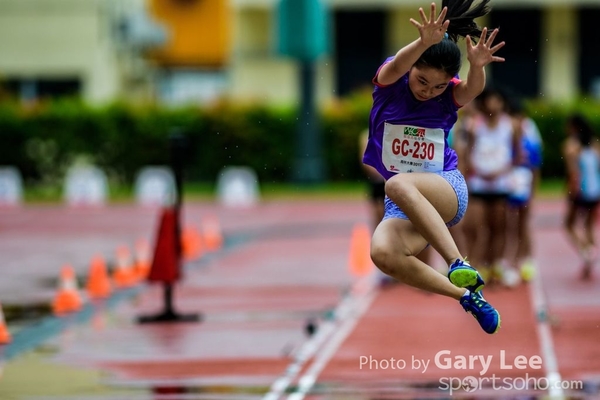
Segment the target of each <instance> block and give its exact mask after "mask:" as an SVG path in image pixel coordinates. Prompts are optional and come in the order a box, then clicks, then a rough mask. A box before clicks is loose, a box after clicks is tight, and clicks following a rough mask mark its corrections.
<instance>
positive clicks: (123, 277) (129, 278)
mask: <svg viewBox="0 0 600 400" xmlns="http://www.w3.org/2000/svg"><path fill="white" fill-rule="evenodd" d="M116 253H117V254H116V256H117V260H116V266H115V270H114V271H113V281H114V282H115V285H116V286H117V287H119V288H126V287H130V286H133V285H135V283H136V282H137V276H136V275H135V272H134V271H133V261H132V259H131V252H130V251H129V248H128V247H127V246H125V245H123V246H119V247H117V252H116Z"/></svg>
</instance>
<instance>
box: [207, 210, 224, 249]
mask: <svg viewBox="0 0 600 400" xmlns="http://www.w3.org/2000/svg"><path fill="white" fill-rule="evenodd" d="M202 233H203V234H204V244H205V246H206V248H207V249H208V250H210V251H216V250H219V249H221V247H222V246H223V234H222V233H221V227H220V225H219V220H218V219H217V217H215V216H210V217H206V218H205V219H204V223H203V224H202Z"/></svg>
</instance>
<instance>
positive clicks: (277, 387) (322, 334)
mask: <svg viewBox="0 0 600 400" xmlns="http://www.w3.org/2000/svg"><path fill="white" fill-rule="evenodd" d="M372 281H373V276H372V275H368V276H365V277H364V278H362V279H361V280H359V281H357V282H356V283H355V285H354V287H353V288H352V290H351V291H350V293H349V294H348V295H346V296H345V297H344V299H343V300H342V301H341V302H340V303H339V304H338V305H337V307H336V308H335V309H334V312H333V316H334V318H333V319H331V320H325V321H323V322H322V323H320V324H319V326H318V329H317V332H316V333H315V335H314V336H313V337H312V338H311V339H309V340H308V341H306V342H305V343H304V344H303V345H302V346H301V347H300V349H299V350H298V351H297V352H296V355H295V358H294V361H292V362H291V363H290V364H289V365H288V367H287V368H286V371H285V373H284V374H283V375H282V376H280V377H279V378H277V379H276V380H275V382H273V384H272V385H271V388H270V390H269V392H268V393H267V394H266V395H265V396H264V397H263V400H278V399H280V398H281V396H282V395H283V394H284V393H285V391H286V390H287V389H288V388H289V386H290V385H291V384H292V382H293V381H294V380H295V379H296V377H297V376H298V374H299V373H300V371H301V370H302V368H303V367H304V365H305V364H306V363H307V362H308V361H309V360H310V359H311V358H313V357H314V356H315V354H317V352H318V351H319V349H321V348H322V347H323V346H324V345H326V343H327V342H328V340H330V338H331V337H332V335H333V339H331V340H334V339H335V337H336V336H338V335H339V333H338V334H336V329H338V326H339V325H342V324H343V323H344V322H345V321H346V320H347V319H348V318H349V317H351V316H352V314H353V311H354V308H355V307H356V303H357V297H358V296H364V293H366V292H371V291H372V290H373V288H374V284H373V283H372Z"/></svg>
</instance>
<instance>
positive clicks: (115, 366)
mask: <svg viewBox="0 0 600 400" xmlns="http://www.w3.org/2000/svg"><path fill="white" fill-rule="evenodd" d="M562 207H563V205H562V203H561V202H560V201H544V202H541V203H539V204H538V205H537V207H536V208H535V218H534V219H535V227H536V240H535V246H536V254H537V258H538V263H539V266H540V268H539V270H540V273H539V275H538V277H539V279H538V280H536V281H534V282H533V283H530V284H528V285H522V286H520V287H518V288H516V289H512V290H510V289H496V290H488V291H486V297H487V298H488V300H489V301H490V302H492V303H493V304H494V305H496V306H497V308H498V309H499V310H500V311H501V313H502V317H503V325H502V329H501V331H500V332H499V334H497V335H495V336H489V335H486V334H484V333H482V332H481V331H480V330H479V327H478V326H477V324H476V322H475V321H474V320H473V319H472V317H470V316H469V315H468V314H466V313H464V312H463V311H462V309H461V308H460V306H458V304H456V303H455V302H453V301H452V300H449V299H445V298H441V297H438V296H434V295H429V294H425V293H423V292H420V291H417V290H415V289H412V288H409V287H406V286H403V285H396V286H392V287H390V288H386V289H380V288H378V287H376V286H375V285H374V282H375V281H376V277H377V275H375V274H373V275H368V276H365V277H362V278H359V277H355V276H353V275H351V274H350V273H349V253H350V249H351V247H352V241H351V237H352V231H353V228H354V227H356V226H357V225H358V224H365V223H366V222H367V221H368V210H367V208H366V205H365V204H364V203H363V202H361V201H347V202H339V201H337V202H334V201H302V202H299V201H282V202H271V203H265V204H261V205H260V206H258V207H256V208H252V209H245V210H231V209H224V208H222V207H219V206H216V205H215V204H211V203H195V204H191V205H186V208H185V210H184V220H185V223H186V225H190V226H197V227H201V225H202V223H203V221H206V220H207V219H208V218H209V217H215V216H216V217H217V219H218V221H219V223H220V226H221V229H222V231H223V233H224V237H225V246H224V247H223V248H222V249H221V250H219V251H216V252H210V253H205V254H204V255H202V256H201V257H200V258H198V259H196V260H193V261H189V262H187V263H186V265H185V269H184V279H183V280H182V281H181V282H180V283H179V284H178V285H177V286H176V289H175V306H176V309H177V310H178V311H179V312H181V313H192V314H198V315H201V317H202V320H201V322H195V323H193V322H192V323H179V324H139V323H138V322H137V318H138V317H139V316H143V315H150V314H154V313H157V312H159V311H160V310H161V307H162V291H161V287H160V286H156V285H149V284H146V283H140V284H138V285H136V286H135V287H133V288H129V289H123V290H118V291H116V292H115V293H114V294H113V295H112V296H111V297H110V298H109V299H107V300H104V301H87V299H85V298H84V300H86V301H85V306H84V308H83V309H82V310H81V311H80V312H77V313H72V314H69V315H67V316H63V317H60V318H58V317H54V316H52V315H50V314H48V311H49V306H48V305H49V304H50V302H51V301H52V299H53V297H54V295H55V293H56V290H57V278H58V274H59V270H60V267H61V266H62V265H63V264H64V263H70V264H72V265H73V267H74V268H75V270H76V272H77V275H78V278H79V281H80V283H82V284H83V283H85V280H86V278H87V273H88V268H89V262H90V259H91V257H92V256H93V255H95V254H101V255H103V256H104V257H105V258H106V260H107V262H108V263H109V264H111V263H114V260H115V249H116V248H117V246H119V245H122V244H127V245H129V246H133V244H134V243H135V241H136V240H138V239H140V238H146V239H149V240H151V241H152V240H153V237H154V232H155V231H156V227H157V223H158V211H157V210H152V209H142V208H137V207H134V206H113V207H110V208H106V209H78V210H74V209H68V208H64V207H25V208H21V209H16V210H15V209H11V210H0V255H1V256H0V257H2V258H1V259H2V267H1V268H2V274H3V275H2V276H3V278H2V280H0V302H1V303H2V305H3V308H4V311H5V314H6V316H7V319H8V327H9V329H10V331H11V334H12V336H13V341H12V343H11V344H9V345H6V346H4V347H0V351H1V352H2V355H3V365H2V366H1V367H0V369H1V370H2V376H1V377H0V399H3V400H4V399H6V400H11V399H19V400H21V399H53V400H55V399H83V400H87V399H90V400H91V399H106V400H108V399H111V400H112V399H170V400H171V399H172V400H177V399H237V398H239V399H251V398H261V399H278V398H290V399H302V398H306V399H373V398H377V399H403V398H407V399H409V398H410V399H413V398H417V397H418V398H449V397H456V396H457V393H458V396H459V397H464V398H547V397H548V396H550V397H551V398H567V397H570V398H596V397H598V396H600V392H599V391H598V389H600V348H599V347H598V345H597V337H598V334H599V333H600V296H598V293H599V291H600V286H599V285H600V284H599V283H598V281H597V280H595V281H591V282H585V283H584V282H581V281H579V280H578V279H577V278H578V268H579V266H578V265H577V264H575V263H574V260H575V254H574V252H573V251H572V249H571V248H570V247H569V245H568V244H567V243H566V241H565V239H564V235H563V233H562V230H561V228H560V217H561V215H562V212H563V209H562ZM309 326H314V327H316V333H314V334H313V335H309V334H308V333H307V331H308V329H307V328H308V327H309ZM469 357H471V358H472V360H473V362H472V363H470V364H469V363H468V362H467V363H466V364H463V363H462V361H463V358H466V360H467V361H468V360H469ZM473 357H474V358H473ZM538 358H539V359H538ZM539 360H541V365H540V363H539V362H538V361H539ZM481 361H483V362H484V363H482V362H481ZM580 381H581V382H584V383H585V387H584V388H583V389H582V388H575V389H573V387H574V386H576V385H577V384H578V383H579V382H580ZM465 383H471V384H472V385H471V386H464V384H465ZM546 383H550V384H552V385H554V387H552V388H550V389H549V390H545V389H546V387H545V386H544V385H545V384H546ZM535 384H539V385H541V386H542V388H539V387H538V388H536V387H534V386H535ZM459 386H460V388H459ZM454 392H457V393H454Z"/></svg>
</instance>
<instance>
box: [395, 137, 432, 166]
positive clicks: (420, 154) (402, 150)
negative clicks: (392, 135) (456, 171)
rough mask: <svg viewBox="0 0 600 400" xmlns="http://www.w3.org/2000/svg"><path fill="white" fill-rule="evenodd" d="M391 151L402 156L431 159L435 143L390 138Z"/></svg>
mask: <svg viewBox="0 0 600 400" xmlns="http://www.w3.org/2000/svg"><path fill="white" fill-rule="evenodd" d="M392 153H394V155H396V156H398V155H401V156H402V157H412V158H416V159H420V160H429V161H432V160H433V158H434V156H435V145H434V144H433V143H427V142H417V141H409V140H407V139H398V138H396V139H394V140H392Z"/></svg>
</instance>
